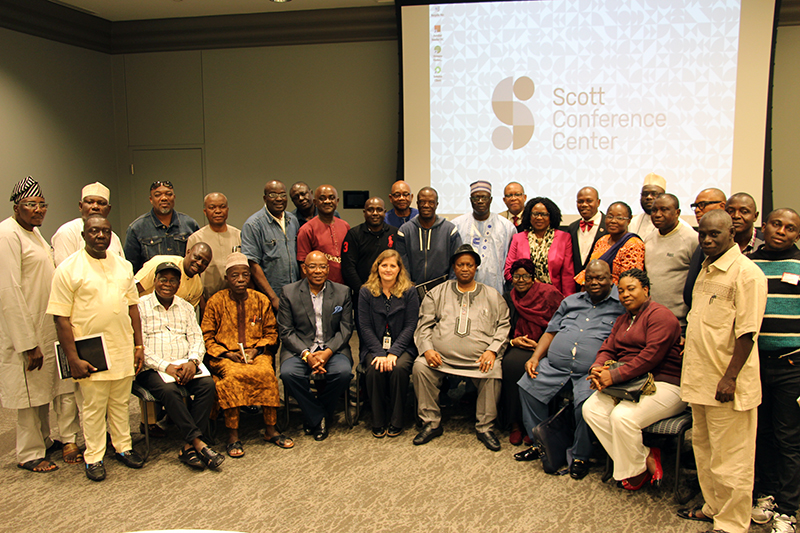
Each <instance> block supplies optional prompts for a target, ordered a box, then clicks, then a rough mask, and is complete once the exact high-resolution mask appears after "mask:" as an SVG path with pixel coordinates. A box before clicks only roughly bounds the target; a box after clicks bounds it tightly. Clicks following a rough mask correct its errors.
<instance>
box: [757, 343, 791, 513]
mask: <svg viewBox="0 0 800 533" xmlns="http://www.w3.org/2000/svg"><path fill="white" fill-rule="evenodd" d="M790 358H793V359H794V364H792V363H791V362H790ZM761 395H762V400H761V405H760V406H759V407H758V433H757V437H756V484H755V489H756V492H757V493H763V494H768V495H772V496H774V497H775V503H776V504H777V506H778V512H779V513H781V514H786V515H789V516H793V515H794V514H795V513H796V512H797V509H798V506H800V405H798V404H797V399H798V398H800V356H798V355H793V356H789V357H784V358H781V359H778V358H771V357H762V358H761Z"/></svg>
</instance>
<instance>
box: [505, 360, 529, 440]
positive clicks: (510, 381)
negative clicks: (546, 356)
mask: <svg viewBox="0 0 800 533" xmlns="http://www.w3.org/2000/svg"><path fill="white" fill-rule="evenodd" d="M531 355H533V350H523V349H522V348H509V349H508V350H506V353H505V354H503V363H502V365H503V368H502V370H503V390H502V392H501V393H500V398H501V400H500V402H501V405H502V406H503V421H504V422H505V424H506V425H511V424H513V423H514V422H516V423H517V424H520V425H521V424H522V407H521V404H520V400H519V387H518V386H517V382H518V381H519V380H520V378H521V377H522V375H523V374H525V363H526V362H527V361H528V359H530V358H531Z"/></svg>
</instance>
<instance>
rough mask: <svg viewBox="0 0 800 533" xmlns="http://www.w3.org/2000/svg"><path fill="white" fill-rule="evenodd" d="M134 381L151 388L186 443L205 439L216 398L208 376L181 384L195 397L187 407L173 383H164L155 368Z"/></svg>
mask: <svg viewBox="0 0 800 533" xmlns="http://www.w3.org/2000/svg"><path fill="white" fill-rule="evenodd" d="M136 383H138V384H139V385H141V386H142V387H144V388H145V389H147V390H149V391H150V394H152V395H153V396H154V397H155V398H156V399H157V400H158V401H159V403H161V404H163V405H164V409H166V410H167V414H168V415H169V417H170V418H171V419H172V421H173V422H174V423H175V425H176V426H178V430H179V431H180V433H181V436H182V437H183V440H184V441H185V442H187V443H189V444H191V443H192V441H193V440H194V439H196V438H201V439H204V440H207V439H208V438H209V435H210V433H211V431H210V430H211V423H210V421H209V415H210V414H211V409H212V408H213V407H214V402H215V401H216V396H217V389H216V388H215V387H214V380H213V378H210V377H203V378H194V379H192V380H191V381H190V382H189V383H187V384H186V385H183V387H184V388H185V389H186V390H187V391H189V394H191V395H192V396H193V397H194V399H193V400H192V407H191V409H189V407H187V406H186V403H185V402H184V401H183V396H182V395H181V393H180V392H179V389H178V385H176V384H175V383H164V380H163V379H161V376H159V375H158V372H156V371H155V370H145V371H144V372H141V373H140V374H139V375H138V376H136Z"/></svg>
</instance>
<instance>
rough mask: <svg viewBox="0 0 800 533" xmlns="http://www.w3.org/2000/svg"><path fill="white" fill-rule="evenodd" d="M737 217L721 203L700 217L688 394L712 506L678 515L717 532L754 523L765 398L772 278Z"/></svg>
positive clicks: (684, 393) (684, 388)
mask: <svg viewBox="0 0 800 533" xmlns="http://www.w3.org/2000/svg"><path fill="white" fill-rule="evenodd" d="M733 237H734V228H733V221H732V220H731V217H730V216H729V215H728V214H727V213H725V212H724V211H721V210H719V209H717V210H713V211H709V212H708V213H706V214H705V215H703V218H702V219H701V220H700V227H699V228H698V239H699V241H700V246H701V247H702V248H703V253H705V255H706V259H705V261H703V267H702V270H701V271H700V274H699V275H698V276H697V282H696V283H695V284H694V291H693V292H692V309H691V311H690V312H689V315H688V316H687V319H688V322H689V326H688V328H687V330H686V349H685V351H684V356H683V371H682V373H681V399H682V400H684V401H686V402H689V404H690V405H691V407H692V419H693V425H692V448H694V456H695V458H696V460H697V478H698V480H699V481H700V488H701V489H702V491H703V497H704V498H705V505H703V506H702V507H695V508H693V509H681V510H679V511H678V515H679V516H681V517H682V518H687V519H691V520H706V521H712V520H713V522H714V528H715V529H714V531H725V532H727V533H745V532H746V531H747V530H748V528H749V526H750V504H751V494H752V490H753V477H754V463H755V451H756V425H757V423H756V420H757V412H758V409H757V408H758V405H759V404H760V403H761V377H760V373H759V356H758V344H757V343H756V341H757V337H758V332H759V330H760V328H761V321H762V319H763V317H764V308H765V306H766V303H767V279H766V277H765V276H764V274H763V273H762V271H761V269H760V268H758V267H757V266H756V265H755V263H753V262H752V261H750V260H749V259H748V258H746V257H745V256H743V255H742V253H741V252H740V251H739V246H737V245H736V242H735V241H734V239H733Z"/></svg>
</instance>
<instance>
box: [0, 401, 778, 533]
mask: <svg viewBox="0 0 800 533" xmlns="http://www.w3.org/2000/svg"><path fill="white" fill-rule="evenodd" d="M444 413H445V421H444V429H445V432H444V435H443V436H442V437H440V438H438V439H435V440H433V441H432V442H430V443H428V444H427V445H424V446H413V445H412V443H411V440H412V438H413V436H414V435H415V434H416V431H417V430H416V428H415V427H414V426H413V422H411V418H410V417H409V423H408V424H407V426H406V431H405V433H403V434H402V435H401V436H400V437H398V438H394V439H389V438H384V439H380V440H378V439H375V438H373V437H372V435H371V432H370V424H369V413H368V412H367V413H364V414H363V416H362V420H361V421H360V423H359V424H358V425H357V426H356V427H354V428H352V429H348V427H347V425H346V424H345V423H344V421H343V417H342V416H341V410H340V420H339V421H337V422H335V423H334V424H333V427H332V428H331V433H330V437H329V438H328V439H327V440H325V441H323V442H316V441H314V440H313V438H311V437H309V436H305V435H303V432H302V427H301V418H300V413H299V411H297V410H294V409H293V411H292V417H291V420H290V425H289V427H288V428H287V429H286V431H285V432H286V434H287V435H289V436H291V437H292V438H294V440H295V443H296V445H295V447H294V448H293V449H290V450H282V449H279V448H277V447H275V446H273V445H271V444H265V443H264V442H263V441H262V440H261V434H260V432H261V431H262V430H263V425H262V424H263V422H262V421H261V416H260V415H242V418H241V432H240V433H241V437H242V441H243V443H244V446H245V451H246V455H245V456H244V457H243V458H241V459H232V458H228V459H227V460H226V461H225V463H224V464H223V465H222V467H221V469H220V470H219V471H216V472H212V471H208V470H206V471H203V472H196V471H193V470H190V469H189V468H188V467H186V466H184V465H182V464H180V463H179V462H178V459H177V452H178V449H179V446H180V442H179V439H178V436H177V434H176V432H175V429H174V427H173V428H168V430H169V431H168V436H167V438H164V439H157V440H154V441H153V451H152V454H151V456H150V459H149V460H148V462H147V464H146V465H145V467H144V468H143V469H142V470H130V469H127V468H125V467H124V466H123V465H121V464H120V463H117V462H116V461H114V460H113V459H112V458H111V457H110V455H107V456H106V468H107V471H108V478H107V479H106V480H105V481H103V482H101V483H93V482H91V481H89V480H87V479H86V477H85V476H84V473H83V466H82V465H79V466H76V465H66V464H64V463H63V461H62V460H61V452H55V453H54V454H53V456H52V458H53V460H55V461H56V462H57V463H58V464H59V466H60V469H59V470H58V471H56V472H54V473H50V474H34V473H30V472H26V471H23V470H20V469H18V468H17V467H16V463H15V458H14V443H15V436H14V435H15V418H16V415H15V412H14V411H10V410H7V409H2V410H0V476H2V479H3V481H2V489H0V490H2V506H0V531H3V532H5V531H8V532H15V533H21V532H69V533H81V532H92V533H95V532H109V533H117V532H129V531H143V530H162V529H210V530H225V531H237V532H244V533H258V532H271V531H307V532H316V531H320V532H329V531H336V532H338V531H381V532H384V531H385V532H394V531H406V530H411V531H425V532H439V531H441V532H450V531H453V532H472V531H475V532H484V531H486V532H522V531H534V532H567V533H583V532H586V533H589V532H609V533H612V532H613V533H622V532H643V531H646V532H659V533H673V532H674V533H689V532H691V533H694V532H698V531H705V530H707V529H709V527H708V526H709V524H704V523H700V522H687V521H685V520H682V519H680V518H678V517H677V516H676V514H675V512H676V510H677V508H678V505H677V504H676V503H675V502H674V501H673V499H672V493H671V490H670V488H669V487H671V482H672V479H673V472H672V466H671V465H672V463H671V461H672V460H673V458H674V454H673V453H668V452H667V451H666V448H665V458H664V465H665V479H664V482H665V483H664V485H665V486H664V487H662V488H660V489H656V488H652V487H647V488H645V489H643V490H641V491H638V492H635V493H631V492H627V491H625V490H623V489H621V488H618V487H617V486H616V484H615V483H614V482H613V481H612V482H608V483H602V482H601V476H602V470H603V468H602V466H597V467H595V468H593V469H592V471H591V473H590V474H589V476H588V477H586V478H585V479H583V480H580V481H576V480H573V479H570V478H569V476H553V475H547V474H545V473H544V472H543V471H542V468H541V465H540V463H539V462H534V463H518V462H516V461H514V460H513V457H512V455H513V453H514V452H516V451H520V450H521V449H522V448H515V447H513V446H511V445H509V444H508V440H507V435H506V434H503V449H502V450H501V451H500V452H497V453H493V452H490V451H489V450H487V449H485V448H484V447H483V445H482V444H481V443H480V442H478V440H477V439H476V438H475V433H474V429H473V425H472V424H473V419H472V416H470V413H469V408H468V407H466V408H465V407H464V406H459V405H458V404H455V405H454V406H451V407H448V408H446V409H445V411H444ZM131 427H132V428H138V427H139V406H138V401H136V398H134V397H131ZM219 429H220V434H219V435H218V439H219V440H220V442H221V441H223V440H224V428H223V427H222V423H220V424H219ZM133 433H134V439H136V438H137V437H139V434H138V430H136V429H134V432H133ZM137 447H138V445H137ZM215 447H216V449H217V450H223V449H224V446H222V445H219V444H218V445H217V446H215ZM698 500H699V497H696V498H695V500H694V502H697V501H698ZM751 531H753V532H764V531H769V529H768V528H766V527H759V526H753V527H752V528H751Z"/></svg>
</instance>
